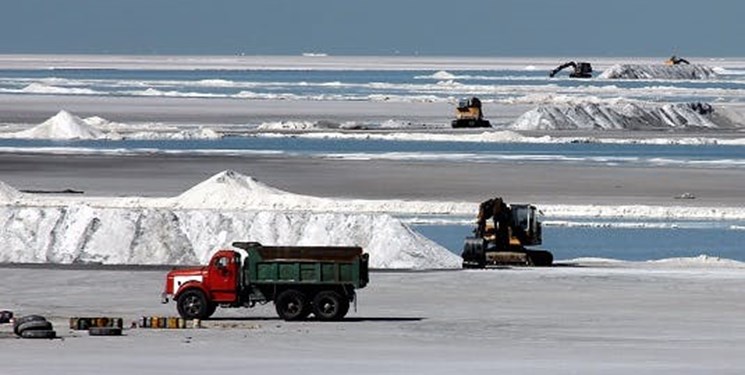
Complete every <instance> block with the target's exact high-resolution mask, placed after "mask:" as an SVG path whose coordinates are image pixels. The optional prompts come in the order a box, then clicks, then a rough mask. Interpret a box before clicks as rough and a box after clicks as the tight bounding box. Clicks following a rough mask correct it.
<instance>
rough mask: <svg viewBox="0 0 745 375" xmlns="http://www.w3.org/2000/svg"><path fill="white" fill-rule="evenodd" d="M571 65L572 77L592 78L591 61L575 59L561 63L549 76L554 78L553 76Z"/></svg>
mask: <svg viewBox="0 0 745 375" xmlns="http://www.w3.org/2000/svg"><path fill="white" fill-rule="evenodd" d="M570 66H571V67H572V68H573V71H572V72H571V73H569V77H570V78H592V65H591V64H590V63H588V62H574V61H569V62H566V63H564V64H561V65H559V66H558V67H556V69H554V70H552V71H551V73H549V74H548V76H549V77H552V78H553V76H555V75H556V74H558V73H559V72H560V71H562V70H564V69H566V68H568V67H570Z"/></svg>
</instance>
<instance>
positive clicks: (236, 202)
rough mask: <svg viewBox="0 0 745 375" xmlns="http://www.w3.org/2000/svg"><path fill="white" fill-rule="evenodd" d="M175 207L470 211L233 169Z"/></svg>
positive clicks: (465, 205) (468, 206)
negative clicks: (312, 188)
mask: <svg viewBox="0 0 745 375" xmlns="http://www.w3.org/2000/svg"><path fill="white" fill-rule="evenodd" d="M172 202H173V203H172V206H173V207H176V208H189V209H203V208H215V209H224V210H237V209H243V210H282V211H314V212H348V213H358V212H367V213H389V212H396V213H430V214H448V213H453V212H457V213H464V212H467V213H469V214H470V213H472V212H475V211H474V210H475V209H476V208H477V206H476V205H475V204H474V203H470V202H436V201H407V200H396V199H394V200H366V199H335V198H322V197H314V196H309V195H301V194H293V193H290V192H286V191H283V190H279V189H276V188H273V187H271V186H268V185H266V184H264V183H262V182H260V181H257V180H256V179H254V178H253V177H250V176H245V175H243V174H240V173H238V172H235V171H231V170H228V171H223V172H220V173H218V174H216V175H214V176H212V177H210V178H209V179H207V180H205V181H203V182H201V183H199V184H197V185H195V186H194V187H192V188H191V189H189V190H187V191H186V192H184V193H183V194H181V195H179V196H178V197H175V198H174V199H173V201H172Z"/></svg>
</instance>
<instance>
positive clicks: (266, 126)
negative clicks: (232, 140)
mask: <svg viewBox="0 0 745 375" xmlns="http://www.w3.org/2000/svg"><path fill="white" fill-rule="evenodd" d="M364 127H365V126H364V125H362V124H358V123H356V122H344V123H337V122H333V121H323V120H322V121H274V122H264V123H262V124H260V125H259V126H258V127H257V129H258V130H285V131H297V130H328V129H360V128H364Z"/></svg>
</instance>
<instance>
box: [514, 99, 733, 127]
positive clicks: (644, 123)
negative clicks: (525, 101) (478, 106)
mask: <svg viewBox="0 0 745 375" xmlns="http://www.w3.org/2000/svg"><path fill="white" fill-rule="evenodd" d="M697 106H698V107H697ZM707 106H709V105H708V104H705V103H675V104H653V103H640V102H632V101H626V102H623V101H622V102H618V103H615V104H605V103H595V102H579V103H574V104H564V105H561V104H560V105H542V106H539V107H537V108H534V109H532V110H530V111H528V112H526V113H524V114H523V115H522V116H520V117H519V118H517V119H516V120H515V121H514V122H513V123H512V124H511V125H510V128H511V129H514V130H576V129H581V130H591V129H592V130H598V129H602V130H649V129H663V128H664V129H690V128H706V129H721V128H732V127H734V126H735V124H734V123H733V121H731V120H730V119H729V118H727V117H726V115H722V116H719V115H718V114H717V112H718V110H717V109H716V108H714V111H713V112H712V113H701V112H702V111H700V110H699V107H700V108H704V107H707ZM742 125H743V124H740V126H742Z"/></svg>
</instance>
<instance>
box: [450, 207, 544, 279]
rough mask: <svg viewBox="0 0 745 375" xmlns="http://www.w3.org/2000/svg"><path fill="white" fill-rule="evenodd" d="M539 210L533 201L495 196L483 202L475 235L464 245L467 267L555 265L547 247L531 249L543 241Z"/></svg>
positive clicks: (464, 260)
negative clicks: (508, 201)
mask: <svg viewBox="0 0 745 375" xmlns="http://www.w3.org/2000/svg"><path fill="white" fill-rule="evenodd" d="M538 214H539V212H538V209H537V208H536V207H535V206H534V205H532V204H509V205H508V204H506V203H505V202H504V200H502V198H493V199H489V200H486V201H484V202H482V203H481V204H480V205H479V213H478V216H477V220H476V229H474V231H473V233H474V235H473V236H472V237H467V238H466V240H465V243H464V245H463V252H462V253H461V257H462V258H463V268H486V267H488V266H536V267H546V266H551V265H552V264H553V260H554V256H553V254H551V253H550V252H548V251H546V250H537V249H529V248H527V247H526V246H535V245H540V244H541V243H542V235H541V222H540V221H539V220H538Z"/></svg>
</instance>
